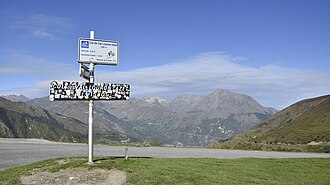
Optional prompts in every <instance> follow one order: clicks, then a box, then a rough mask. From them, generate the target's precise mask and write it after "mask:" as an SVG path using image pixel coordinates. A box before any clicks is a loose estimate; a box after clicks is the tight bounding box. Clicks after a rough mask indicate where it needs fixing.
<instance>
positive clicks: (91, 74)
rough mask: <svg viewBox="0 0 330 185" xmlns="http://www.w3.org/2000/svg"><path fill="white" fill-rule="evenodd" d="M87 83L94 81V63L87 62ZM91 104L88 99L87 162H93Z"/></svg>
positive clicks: (90, 35)
mask: <svg viewBox="0 0 330 185" xmlns="http://www.w3.org/2000/svg"><path fill="white" fill-rule="evenodd" d="M89 37H90V39H94V31H90V34H89ZM89 72H90V76H89V83H94V63H90V64H89ZM93 106H94V100H89V104H88V107H89V113H88V163H89V164H93Z"/></svg>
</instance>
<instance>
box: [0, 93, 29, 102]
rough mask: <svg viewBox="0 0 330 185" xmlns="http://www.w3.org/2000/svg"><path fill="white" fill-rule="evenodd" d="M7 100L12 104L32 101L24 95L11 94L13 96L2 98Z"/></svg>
mask: <svg viewBox="0 0 330 185" xmlns="http://www.w3.org/2000/svg"><path fill="white" fill-rule="evenodd" d="M1 97H3V98H5V99H7V100H10V101H12V102H27V101H30V99H29V98H27V97H26V96H24V95H22V94H21V95H15V94H11V95H5V96H1Z"/></svg>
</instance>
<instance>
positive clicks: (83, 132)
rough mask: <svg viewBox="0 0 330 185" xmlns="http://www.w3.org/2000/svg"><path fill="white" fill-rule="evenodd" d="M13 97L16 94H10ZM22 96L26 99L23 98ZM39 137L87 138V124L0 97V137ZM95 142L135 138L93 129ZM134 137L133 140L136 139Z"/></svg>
mask: <svg viewBox="0 0 330 185" xmlns="http://www.w3.org/2000/svg"><path fill="white" fill-rule="evenodd" d="M11 97H14V98H15V99H16V97H15V96H11ZM24 100H26V99H25V98H24ZM1 137H2V138H12V137H14V138H41V139H47V140H52V141H64V142H86V141H87V125H86V124H85V123H83V122H81V121H79V120H77V119H74V118H71V117H66V116H63V115H60V114H56V113H51V112H48V111H47V110H45V109H42V108H40V107H34V106H29V105H27V104H26V103H23V102H13V101H10V100H7V99H4V98H2V97H0V138H1ZM95 139H96V141H97V142H107V141H116V142H120V141H121V140H128V139H131V140H134V138H129V137H127V136H126V135H124V134H120V133H117V132H110V131H106V130H101V129H96V130H95ZM135 141H136V140H135Z"/></svg>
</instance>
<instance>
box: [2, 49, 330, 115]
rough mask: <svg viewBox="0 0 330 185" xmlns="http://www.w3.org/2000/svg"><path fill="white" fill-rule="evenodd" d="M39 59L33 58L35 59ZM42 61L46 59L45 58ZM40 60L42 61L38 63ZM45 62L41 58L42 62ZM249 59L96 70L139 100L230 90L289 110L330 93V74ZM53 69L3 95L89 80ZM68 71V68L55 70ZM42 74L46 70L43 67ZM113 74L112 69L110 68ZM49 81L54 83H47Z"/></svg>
mask: <svg viewBox="0 0 330 185" xmlns="http://www.w3.org/2000/svg"><path fill="white" fill-rule="evenodd" d="M32 59H33V60H35V58H33V57H31V60H32ZM39 60H41V59H39ZM35 61H38V60H35ZM42 61H43V62H45V61H44V60H41V61H39V62H42ZM247 62H248V61H246V59H244V58H241V57H234V56H230V55H226V54H224V53H204V54H201V55H198V56H195V57H191V58H188V59H186V60H182V61H179V62H175V63H169V64H165V65H161V66H153V67H147V68H140V69H135V70H131V71H122V72H111V73H109V71H107V70H104V68H102V69H98V68H97V67H96V71H95V77H96V81H97V82H109V83H129V84H130V85H131V92H132V96H133V97H143V96H161V97H175V96H178V95H183V94H196V95H205V94H208V93H211V92H212V91H214V90H215V89H219V88H223V89H229V90H231V91H233V92H237V93H243V94H247V95H249V96H251V97H253V98H255V99H256V100H257V101H258V102H260V103H261V104H262V105H264V106H270V107H274V108H277V109H281V108H284V107H286V106H288V105H290V104H292V103H294V102H296V101H298V100H302V99H305V98H310V97H315V96H320V95H325V94H330V73H329V72H319V71H312V70H305V69H296V68H284V67H281V66H276V65H266V66H260V67H252V66H249V65H246V63H247ZM47 64H48V68H47V69H43V70H44V71H51V72H48V74H42V72H39V73H37V72H33V73H36V74H39V75H42V76H43V78H42V80H40V81H38V82H36V83H35V84H33V85H32V86H29V87H26V88H21V89H15V90H11V91H9V90H8V91H3V92H0V93H5V94H9V92H10V93H14V92H17V94H26V95H27V96H30V97H40V96H46V95H47V94H48V85H49V82H50V81H51V80H54V79H58V80H69V81H83V79H81V78H80V77H78V72H77V69H76V68H78V64H77V65H75V66H73V65H72V66H69V67H68V66H66V67H65V66H58V64H56V63H52V62H49V61H47ZM59 67H63V69H64V70H59V71H55V69H57V68H59ZM39 70H41V69H39ZM109 70H110V69H109ZM47 79H48V80H47Z"/></svg>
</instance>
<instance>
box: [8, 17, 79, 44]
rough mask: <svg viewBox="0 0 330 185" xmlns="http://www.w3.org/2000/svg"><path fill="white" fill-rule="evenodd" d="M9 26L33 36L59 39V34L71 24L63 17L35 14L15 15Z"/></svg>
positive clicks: (71, 25) (70, 26)
mask: <svg viewBox="0 0 330 185" xmlns="http://www.w3.org/2000/svg"><path fill="white" fill-rule="evenodd" d="M10 27H11V28H14V29H22V30H24V31H26V32H27V33H28V35H29V36H31V37H34V38H46V39H52V40H60V39H61V37H60V35H61V34H63V33H65V32H67V31H68V30H70V29H71V28H72V27H73V24H72V23H71V21H70V20H69V19H67V18H64V17H59V16H50V15H42V14H36V15H30V16H27V17H16V18H14V20H13V21H12V22H11V26H10Z"/></svg>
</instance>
